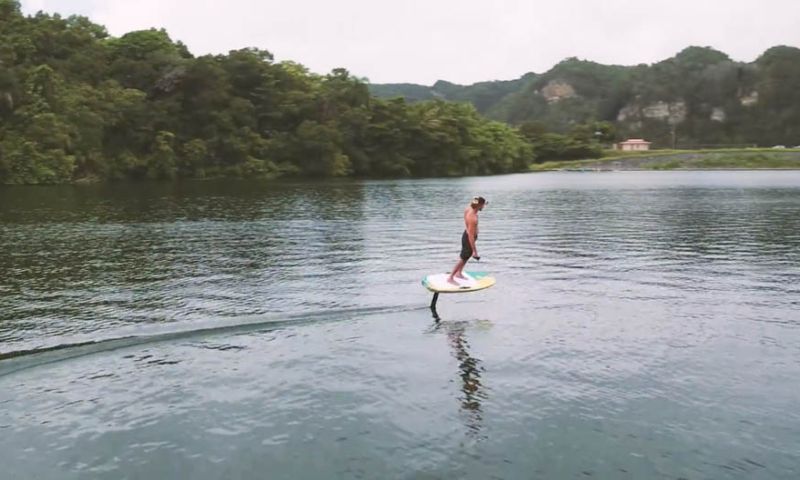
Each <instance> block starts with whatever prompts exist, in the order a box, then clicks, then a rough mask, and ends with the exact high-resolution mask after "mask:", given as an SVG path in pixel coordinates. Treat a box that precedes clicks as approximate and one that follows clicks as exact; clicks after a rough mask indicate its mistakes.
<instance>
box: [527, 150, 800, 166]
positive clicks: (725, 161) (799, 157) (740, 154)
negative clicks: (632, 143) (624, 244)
mask: <svg viewBox="0 0 800 480" xmlns="http://www.w3.org/2000/svg"><path fill="white" fill-rule="evenodd" d="M798 169H800V149H780V150H776V149H771V148H748V149H731V150H653V151H647V152H635V153H634V152H631V153H622V152H614V154H613V156H608V157H604V158H596V159H586V160H570V161H554V162H543V163H536V164H534V165H531V167H530V170H531V171H534V172H544V171H554V170H557V171H558V170H563V171H614V170H798Z"/></svg>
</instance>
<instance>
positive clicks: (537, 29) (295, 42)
mask: <svg viewBox="0 0 800 480" xmlns="http://www.w3.org/2000/svg"><path fill="white" fill-rule="evenodd" d="M21 3H22V8H23V11H24V12H25V13H28V14H32V13H35V12H36V11H38V10H43V11H45V12H48V13H55V12H58V13H60V14H62V15H65V16H66V15H70V14H80V15H86V16H88V17H89V18H91V19H92V20H93V21H94V22H95V23H99V24H102V25H104V26H106V28H107V29H108V31H109V33H111V34H112V35H114V36H120V35H122V34H124V33H126V32H129V31H131V30H138V29H144V28H150V27H157V28H161V27H163V28H165V29H166V30H167V31H168V32H169V34H170V36H171V37H172V38H173V39H174V40H180V41H182V42H183V43H185V44H186V45H187V46H188V47H189V50H190V51H191V52H192V53H193V54H195V55H202V54H206V53H227V52H228V51H229V50H232V49H237V48H243V47H258V48H261V49H266V50H269V51H270V52H272V53H273V55H274V56H275V58H276V60H293V61H296V62H299V63H302V64H303V65H305V66H306V67H308V68H309V69H310V70H311V71H313V72H316V73H327V72H329V71H330V70H331V69H333V68H337V67H342V68H346V69H348V70H349V71H350V72H351V73H352V74H353V75H356V76H359V77H366V78H367V79H369V80H370V81H371V82H374V83H395V82H413V83H421V84H424V85H431V84H432V83H433V82H435V81H436V80H439V79H443V80H448V81H451V82H454V83H461V84H469V83H474V82H478V81H483V80H511V79H514V78H518V77H519V76H521V75H522V74H524V73H526V72H537V73H542V72H545V71H547V70H548V69H550V68H551V67H552V66H553V65H555V64H556V63H558V62H559V61H561V60H563V59H564V58H567V57H578V58H581V59H584V60H592V61H596V62H600V63H604V64H619V65H635V64H638V63H654V62H657V61H660V60H663V59H665V58H668V57H671V56H673V55H674V54H676V53H677V52H678V51H680V50H681V49H683V48H684V47H686V46H689V45H698V46H710V47H713V48H716V49H718V50H721V51H723V52H725V53H727V54H728V55H730V56H731V57H732V58H733V59H734V60H739V61H747V62H750V61H753V60H755V58H756V57H758V56H759V55H760V54H761V53H763V52H764V50H766V49H767V48H769V47H772V46H775V45H792V46H796V47H800V1H798V0H761V1H760V2H755V1H742V0H670V1H666V0H603V1H597V0H549V1H542V0H483V1H479V0H424V1H423V0H394V1H387V0H327V1H326V0H282V1H278V0H225V1H220V0H22V1H21Z"/></svg>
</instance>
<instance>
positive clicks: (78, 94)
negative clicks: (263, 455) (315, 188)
mask: <svg viewBox="0 0 800 480" xmlns="http://www.w3.org/2000/svg"><path fill="white" fill-rule="evenodd" d="M528 130H529V131H527V132H526V131H524V130H520V129H517V128H513V127H511V126H509V125H507V124H505V123H501V122H497V121H490V120H487V119H486V118H484V117H482V116H481V115H480V114H478V113H477V111H476V109H475V108H474V107H473V106H472V105H470V104H468V103H453V102H445V101H435V100H433V101H425V102H418V103H407V102H406V101H405V100H404V99H378V98H375V97H372V96H371V95H370V93H369V90H368V87H367V84H366V82H365V81H363V80H361V79H358V78H354V77H353V76H351V75H350V74H349V73H348V72H347V71H346V70H343V69H336V70H333V71H332V72H331V73H329V74H327V75H318V74H313V73H310V72H309V71H308V70H307V69H306V68H304V67H303V66H302V65H299V64H297V63H293V62H275V61H273V57H272V55H271V54H270V53H269V52H267V51H264V50H258V49H251V48H248V49H242V50H236V51H231V52H229V53H228V54H227V55H214V56H210V55H208V56H201V57H194V56H193V55H192V54H191V53H190V52H189V51H188V49H187V48H186V46H185V45H183V44H182V43H181V42H176V41H173V40H172V39H171V38H170V37H169V35H168V34H167V32H165V31H164V30H154V29H151V30H143V31H134V32H130V33H127V34H125V35H123V36H122V37H119V38H115V37H112V36H110V35H109V34H108V33H107V31H106V29H105V28H104V27H102V26H100V25H97V24H94V23H92V22H91V21H90V20H89V19H87V18H85V17H81V16H71V17H68V18H62V17H60V16H59V15H48V14H45V13H38V14H36V15H33V16H26V15H23V14H22V13H21V10H20V5H19V3H18V2H16V1H13V0H0V183H5V184H36V183H69V182H75V181H107V180H127V179H148V178H149V179H173V178H201V177H209V176H236V177H266V178H269V177H280V176H304V177H343V176H356V177H407V176H457V175H481V174H494V173H505V172H513V171H523V170H526V169H527V168H528V166H529V165H530V164H531V163H532V162H533V161H534V160H535V159H536V158H537V149H539V150H541V153H544V156H542V155H541V154H539V155H538V158H539V159H540V160H541V159H544V158H545V157H547V156H552V155H553V152H557V153H556V155H562V156H563V155H566V156H567V157H570V158H577V157H575V156H576V155H577V156H582V155H584V154H585V153H586V152H599V148H597V141H598V140H599V138H597V136H595V135H594V133H593V132H594V130H595V127H594V126H586V127H578V128H576V130H575V132H574V135H555V136H552V135H547V134H546V132H544V131H542V130H541V129H538V128H533V129H528ZM587 132H588V133H587ZM548 152H549V153H548ZM559 152H560V153H559Z"/></svg>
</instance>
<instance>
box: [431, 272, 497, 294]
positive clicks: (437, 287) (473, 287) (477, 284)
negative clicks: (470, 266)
mask: <svg viewBox="0 0 800 480" xmlns="http://www.w3.org/2000/svg"><path fill="white" fill-rule="evenodd" d="M462 273H463V274H464V276H465V277H467V279H466V280H464V279H459V278H455V279H454V280H455V281H456V282H457V283H458V285H453V284H452V283H450V282H448V281H447V278H448V277H449V276H450V274H449V273H435V274H432V275H427V276H425V278H423V279H422V285H423V286H424V287H425V288H427V289H428V290H430V291H431V292H434V293H465V292H476V291H478V290H483V289H484V288H489V287H491V286H492V285H494V284H495V282H496V280H495V279H494V277H490V276H489V274H488V273H486V272H462Z"/></svg>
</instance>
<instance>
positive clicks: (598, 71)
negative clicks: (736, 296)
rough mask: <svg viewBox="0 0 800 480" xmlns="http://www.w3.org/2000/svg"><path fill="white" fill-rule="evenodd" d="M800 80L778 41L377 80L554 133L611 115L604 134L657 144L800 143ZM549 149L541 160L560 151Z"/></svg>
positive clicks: (798, 68) (789, 52)
mask: <svg viewBox="0 0 800 480" xmlns="http://www.w3.org/2000/svg"><path fill="white" fill-rule="evenodd" d="M797 85H800V49H798V48H794V47H789V46H777V47H773V48H770V49H769V50H767V51H766V52H765V53H764V54H763V55H762V56H761V57H759V58H758V59H757V60H756V61H755V62H753V63H741V62H735V61H733V60H731V59H730V58H729V57H728V55H726V54H725V53H722V52H720V51H717V50H714V49H712V48H707V47H696V46H692V47H688V48H686V49H684V50H682V51H681V52H679V53H678V54H677V55H675V56H674V57H672V58H668V59H666V60H664V61H661V62H658V63H655V64H653V65H637V66H632V67H623V66H617V65H601V64H597V63H594V62H588V61H583V60H579V59H576V58H568V59H566V60H564V61H562V62H561V63H559V64H558V65H556V66H554V67H553V68H552V69H551V70H549V71H548V72H546V73H543V74H533V73H529V74H526V75H525V76H523V77H521V78H520V79H518V80H514V81H512V82H482V83H477V84H474V85H468V86H460V85H454V84H451V83H448V82H443V81H440V82H437V83H436V84H435V85H434V86H433V87H430V88H428V87H420V86H414V85H405V86H404V87H403V89H394V88H393V87H394V86H393V85H391V84H385V85H378V86H370V88H371V89H372V91H373V92H374V93H375V94H377V95H379V96H385V95H389V94H391V95H397V94H398V93H403V92H405V91H413V92H414V97H416V98H425V94H426V92H427V94H428V95H431V96H436V97H438V98H441V99H444V100H450V101H469V102H470V103H472V104H473V105H475V106H476V107H477V108H478V110H479V111H480V112H481V113H483V114H485V115H486V116H488V117H489V118H492V119H496V120H501V121H504V122H508V123H511V124H513V125H519V126H520V127H521V128H522V129H524V128H528V127H525V125H530V124H532V123H538V124H541V125H546V129H545V130H546V131H548V132H552V133H558V134H562V135H569V132H570V131H571V130H572V129H573V127H575V125H580V124H584V125H585V124H591V123H593V122H598V121H604V122H608V123H610V124H612V125H613V126H614V129H615V137H614V138H613V139H608V138H603V139H602V140H601V141H602V142H606V143H610V142H612V141H613V140H621V139H624V138H626V137H637V138H638V137H645V138H647V139H648V140H650V141H652V142H653V144H654V146H655V147H672V146H673V145H675V146H681V147H683V148H687V147H698V146H708V145H718V146H723V145H728V146H729V145H740V146H741V145H753V144H756V145H762V146H772V145H775V144H784V145H798V144H800V108H799V107H798V105H800V89H798V88H797ZM567 86H568V87H567ZM559 88H561V89H562V91H561V92H558V90H559ZM420 89H421V90H420ZM486 92H496V95H495V94H487V93H486ZM406 98H408V99H409V100H412V99H413V98H412V97H411V96H407V97H406ZM665 111H666V112H668V113H667V114H665ZM550 140H552V138H550ZM549 143H552V142H551V141H550V142H549ZM547 148H550V147H549V146H548V147H547ZM562 150H563V149H562ZM540 153H543V154H540V155H539V158H540V159H542V158H544V157H546V156H548V155H550V153H549V151H548V152H540Z"/></svg>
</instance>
